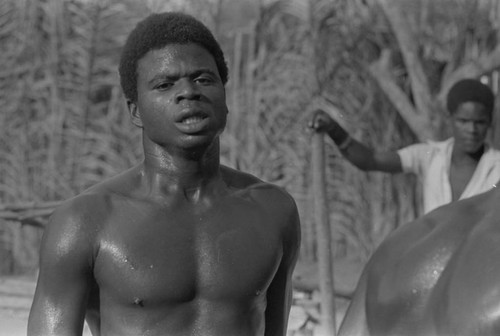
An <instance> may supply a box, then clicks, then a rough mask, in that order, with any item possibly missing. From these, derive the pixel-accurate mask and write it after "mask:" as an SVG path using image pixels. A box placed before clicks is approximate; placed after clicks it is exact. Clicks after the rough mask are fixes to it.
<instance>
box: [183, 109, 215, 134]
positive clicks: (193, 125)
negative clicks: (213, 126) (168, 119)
mask: <svg viewBox="0 0 500 336" xmlns="http://www.w3.org/2000/svg"><path fill="white" fill-rule="evenodd" d="M209 121H210V119H209V118H208V116H207V115H206V114H205V113H202V112H188V113H184V114H182V115H181V116H179V118H177V121H176V125H177V128H178V129H179V130H180V131H182V132H184V133H196V132H200V131H202V130H203V129H204V128H205V127H206V126H208V124H209Z"/></svg>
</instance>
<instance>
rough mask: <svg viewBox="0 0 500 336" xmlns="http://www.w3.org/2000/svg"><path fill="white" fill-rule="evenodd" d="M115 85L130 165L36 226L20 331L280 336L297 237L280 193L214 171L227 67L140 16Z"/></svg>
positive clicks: (176, 30)
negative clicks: (37, 251) (38, 245)
mask: <svg viewBox="0 0 500 336" xmlns="http://www.w3.org/2000/svg"><path fill="white" fill-rule="evenodd" d="M120 77H121V83H122V87H123V90H124V93H125V96H126V98H127V100H128V107H129V110H130V115H131V118H132V122H133V123H134V124H135V125H137V126H138V127H140V128H141V129H142V132H143V147H144V161H143V162H142V163H140V164H138V165H137V166H136V167H134V168H132V169H130V170H128V171H126V172H124V173H122V174H120V175H118V176H116V177H114V178H112V179H109V180H106V181H104V182H102V183H100V184H98V185H96V186H94V187H92V188H90V189H89V190H87V191H86V192H84V193H83V194H81V195H79V196H77V197H75V198H73V199H71V200H69V201H67V202H65V203H64V204H63V205H62V206H61V207H60V208H58V209H57V210H56V211H55V212H54V214H53V215H52V217H51V220H50V223H49V225H48V227H47V229H46V232H45V235H44V239H43V243H42V249H41V264H40V274H39V279H38V284H37V288H36V293H35V298H34V302H33V306H32V309H31V313H30V318H29V326H28V335H29V336H35V335H61V336H63V335H64V336H71V335H81V333H82V328H83V323H84V319H85V318H86V320H87V322H88V324H89V326H90V328H91V330H92V332H93V334H94V335H102V336H109V335H120V336H125V335H134V336H135V335H162V336H164V335H169V336H174V335H186V336H187V335H189V336H196V335H200V336H201V335H203V336H210V335H213V336H215V335H217V336H224V335H235V336H236V335H238V336H245V335H248V336H250V335H251V336H257V335H259V336H263V335H269V336H278V335H285V333H286V327H287V319H288V314H289V309H290V305H291V289H292V288H291V285H292V283H291V274H292V271H293V268H294V265H295V262H296V259H297V254H298V248H299V240H300V229H299V221H298V215H297V209H296V206H295V203H294V201H293V199H292V198H291V197H290V196H289V195H288V194H287V193H286V192H284V191H283V190H281V189H280V188H278V187H276V186H273V185H270V184H267V183H264V182H262V181H261V180H259V179H257V178H255V177H253V176H251V175H248V174H244V173H242V172H239V171H236V170H233V169H230V168H228V167H224V166H221V165H220V163H219V136H220V134H221V132H222V131H223V129H224V127H225V125H226V114H227V106H226V96H225V88H224V84H225V83H226V81H227V66H226V63H225V60H224V55H223V53H222V51H221V49H220V46H219V45H218V43H217V42H216V41H215V39H214V38H213V36H212V34H211V33H210V32H209V31H208V29H207V28H206V27H205V26H204V25H202V24H201V23H200V22H199V21H197V20H195V19H194V18H192V17H190V16H187V15H184V14H180V13H163V14H155V15H152V16H150V17H148V18H146V19H145V20H143V21H142V22H141V23H139V24H138V25H137V27H136V28H135V29H134V31H133V32H132V33H131V35H130V36H129V38H128V40H127V43H126V45H125V48H124V51H123V54H122V59H121V63H120Z"/></svg>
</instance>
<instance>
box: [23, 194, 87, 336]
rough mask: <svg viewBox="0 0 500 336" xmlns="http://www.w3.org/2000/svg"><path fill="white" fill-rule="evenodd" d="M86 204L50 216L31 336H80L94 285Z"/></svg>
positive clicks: (29, 334)
mask: <svg viewBox="0 0 500 336" xmlns="http://www.w3.org/2000/svg"><path fill="white" fill-rule="evenodd" d="M82 208H83V209H85V205H84V204H74V203H73V201H72V204H71V205H70V204H67V205H63V206H62V207H61V208H59V209H57V210H56V211H55V212H54V214H53V215H52V216H51V219H50V222H49V224H48V226H47V228H46V229H45V232H44V236H43V239H42V246H41V251H40V254H41V256H40V272H39V276H38V282H37V286H36V291H35V297H34V300H33V304H32V307H31V311H30V316H29V322H28V336H39V335H40V336H42V335H43V336H48V335H50V336H56V335H57V336H73V335H81V334H82V330H83V323H84V318H85V310H86V305H87V299H88V295H89V291H90V287H91V281H92V260H93V257H92V256H93V240H92V237H91V236H92V234H91V233H90V232H92V231H90V230H89V228H88V225H87V220H88V218H87V217H86V216H83V215H79V214H77V213H76V211H77V210H76V209H78V211H81V209H82Z"/></svg>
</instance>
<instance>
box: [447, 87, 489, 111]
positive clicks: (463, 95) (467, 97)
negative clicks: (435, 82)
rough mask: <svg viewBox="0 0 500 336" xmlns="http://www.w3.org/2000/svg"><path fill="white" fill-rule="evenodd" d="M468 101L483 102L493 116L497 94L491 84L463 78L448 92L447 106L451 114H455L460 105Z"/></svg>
mask: <svg viewBox="0 0 500 336" xmlns="http://www.w3.org/2000/svg"><path fill="white" fill-rule="evenodd" d="M466 102H476V103H480V104H483V105H484V107H485V108H486V111H487V112H488V113H489V115H490V116H491V114H492V113H493V106H494V104H495V96H494V95H493V91H492V90H491V89H490V88H489V86H487V85H485V84H483V83H481V82H480V81H478V80H477V79H470V78H468V79H462V80H460V81H458V82H456V83H455V84H453V86H452V87H451V89H450V91H449V92H448V97H447V100H446V107H447V108H448V111H449V112H450V114H454V113H455V112H456V110H457V108H458V106H459V105H460V104H462V103H466Z"/></svg>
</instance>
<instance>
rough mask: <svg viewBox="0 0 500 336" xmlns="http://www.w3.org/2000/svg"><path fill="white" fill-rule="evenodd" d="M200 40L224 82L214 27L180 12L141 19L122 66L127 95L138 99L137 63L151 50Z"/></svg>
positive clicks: (225, 71) (224, 66)
mask: <svg viewBox="0 0 500 336" xmlns="http://www.w3.org/2000/svg"><path fill="white" fill-rule="evenodd" d="M187 43H196V44H198V45H200V46H201V47H203V48H205V49H206V50H207V51H208V52H209V53H210V54H211V55H212V56H213V57H214V60H215V64H216V65H217V70H218V71H219V75H220V77H221V80H222V83H223V84H226V83H227V79H228V68H227V64H226V60H225V58H224V53H223V52H222V49H221V47H220V45H219V43H218V42H217V41H216V40H215V37H214V36H213V35H212V33H211V32H210V30H209V29H208V28H207V27H206V26H205V25H204V24H203V23H201V22H200V21H198V20H197V19H195V18H194V17H193V16H191V15H188V14H185V13H180V12H165V13H159V14H151V15H150V16H148V17H146V18H145V19H144V20H142V21H140V22H139V23H138V24H137V25H136V27H135V28H134V29H133V30H132V32H131V33H130V35H129V36H128V38H127V41H126V42H125V46H124V48H123V51H122V55H121V58H120V65H119V68H118V71H119V74H120V84H121V86H122V90H123V93H124V94H125V97H126V98H127V99H129V100H131V101H136V100H137V63H138V61H139V60H140V59H141V58H142V57H143V56H144V55H145V54H146V53H147V52H149V51H150V50H155V49H161V48H163V47H165V46H167V45H169V44H187Z"/></svg>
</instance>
